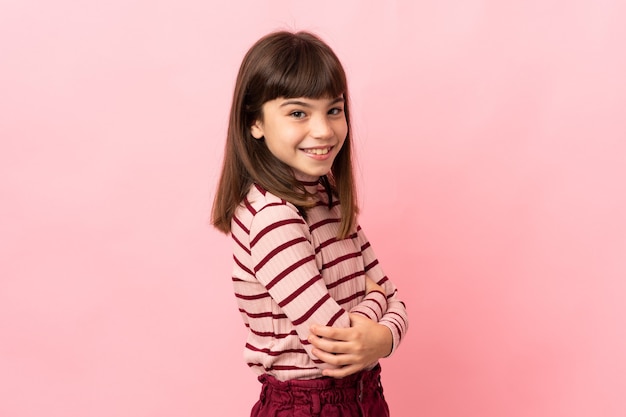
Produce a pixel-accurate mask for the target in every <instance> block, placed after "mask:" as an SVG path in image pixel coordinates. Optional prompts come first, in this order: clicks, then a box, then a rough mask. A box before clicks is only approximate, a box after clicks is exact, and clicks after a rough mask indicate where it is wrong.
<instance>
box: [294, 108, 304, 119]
mask: <svg viewBox="0 0 626 417" xmlns="http://www.w3.org/2000/svg"><path fill="white" fill-rule="evenodd" d="M290 115H291V116H292V117H294V118H296V119H302V118H303V117H304V116H305V114H304V112H303V111H299V110H296V111H292V112H291V113H290Z"/></svg>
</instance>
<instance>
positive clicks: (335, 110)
mask: <svg viewBox="0 0 626 417" xmlns="http://www.w3.org/2000/svg"><path fill="white" fill-rule="evenodd" d="M341 112H343V109H342V108H339V107H334V108H332V109H330V110H329V111H328V114H330V115H333V116H337V115H338V114H341Z"/></svg>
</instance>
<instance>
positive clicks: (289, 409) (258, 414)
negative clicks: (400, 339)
mask: <svg viewBox="0 0 626 417" xmlns="http://www.w3.org/2000/svg"><path fill="white" fill-rule="evenodd" d="M259 381H260V382H261V383H262V384H263V386H262V388H261V396H260V399H259V401H258V402H257V403H256V404H255V405H254V407H253V408H252V413H251V414H250V416H251V417H389V407H388V406H387V402H386V401H385V397H384V396H383V388H382V385H381V383H380V365H376V367H375V368H374V369H372V370H370V371H361V372H358V373H356V374H354V375H349V376H347V377H345V378H342V379H334V378H326V377H325V378H320V379H312V380H290V381H279V380H277V379H276V378H274V377H273V376H270V375H267V374H263V375H261V376H260V377H259Z"/></svg>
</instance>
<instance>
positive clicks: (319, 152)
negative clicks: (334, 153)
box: [303, 148, 330, 155]
mask: <svg viewBox="0 0 626 417" xmlns="http://www.w3.org/2000/svg"><path fill="white" fill-rule="evenodd" d="M303 151H304V152H306V153H312V154H313V155H326V154H327V153H328V152H330V148H324V149H303Z"/></svg>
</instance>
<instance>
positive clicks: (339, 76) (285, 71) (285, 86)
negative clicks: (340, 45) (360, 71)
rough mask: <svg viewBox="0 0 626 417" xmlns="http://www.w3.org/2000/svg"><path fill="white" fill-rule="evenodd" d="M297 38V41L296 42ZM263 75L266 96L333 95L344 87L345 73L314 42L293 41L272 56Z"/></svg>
mask: <svg viewBox="0 0 626 417" xmlns="http://www.w3.org/2000/svg"><path fill="white" fill-rule="evenodd" d="M298 41H299V42H298ZM272 61H273V62H272V64H273V65H271V66H273V67H274V68H271V69H270V68H268V72H266V74H267V75H268V77H267V83H266V90H265V93H266V97H264V100H263V101H269V100H273V99H275V98H278V97H285V98H295V97H308V98H314V99H317V98H326V97H328V98H334V97H340V96H342V95H343V94H344V93H345V92H346V90H347V82H346V74H345V72H344V70H343V67H342V66H341V63H340V62H339V59H338V58H337V57H336V56H335V55H334V53H332V51H328V50H326V49H325V48H322V47H320V46H318V45H316V44H315V43H311V42H302V41H300V40H296V42H293V44H291V45H286V47H285V48H284V50H283V51H281V53H278V54H277V55H276V56H274V57H273V59H272Z"/></svg>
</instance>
